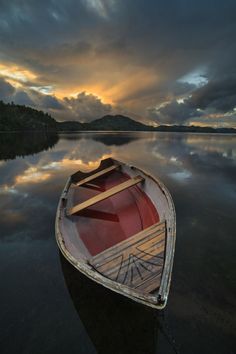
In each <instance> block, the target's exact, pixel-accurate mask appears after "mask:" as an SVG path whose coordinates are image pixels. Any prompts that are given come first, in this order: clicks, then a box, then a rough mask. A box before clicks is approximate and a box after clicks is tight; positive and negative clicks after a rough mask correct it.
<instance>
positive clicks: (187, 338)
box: [0, 132, 236, 354]
mask: <svg viewBox="0 0 236 354" xmlns="http://www.w3.org/2000/svg"><path fill="white" fill-rule="evenodd" d="M108 156H113V157H114V158H115V159H117V160H122V161H124V162H127V163H130V164H132V165H136V166H137V167H140V168H141V169H144V170H146V171H147V172H149V173H150V174H152V175H154V176H155V175H157V176H159V177H160V178H161V180H162V181H163V182H164V183H165V185H166V186H167V187H168V189H169V190H170V192H171V195H172V197H173V200H174V203H175V207H176V213H177V242H176V252H175V260H174V269H173V277H172V283H171V289H170V296H169V300H168V305H167V308H166V310H165V312H164V314H165V315H164V320H163V319H162V318H159V315H158V317H156V314H155V313H154V312H153V310H151V309H147V308H145V307H143V306H140V305H139V304H135V303H133V302H132V301H130V300H128V299H125V298H123V297H122V296H120V295H117V294H113V293H111V292H110V291H109V290H106V289H104V288H103V287H101V286H98V285H97V284H95V283H93V282H92V281H90V280H88V279H86V278H85V277H84V276H82V275H80V274H79V273H78V272H77V271H76V270H75V269H74V268H73V267H72V266H71V265H69V264H67V262H66V260H64V259H63V260H62V259H60V257H59V252H58V248H57V246H56V242H55V236H54V221H55V213H56V208H57V203H58V200H59V197H60V194H61V191H62V189H63V187H64V184H65V182H66V179H67V178H68V176H69V175H70V174H72V173H74V172H75V171H77V170H79V169H82V170H84V171H88V170H91V169H94V168H96V167H97V166H98V164H99V162H100V160H101V159H102V158H105V157H108ZM235 181H236V137H235V136H233V135H207V134H178V133H172V134H169V133H147V132H145V133H140V132H139V133H127V134H125V133H116V134H107V133H106V134H104V133H102V134H99V133H96V134H93V133H88V134H85V133H81V134H60V135H59V136H57V135H56V136H51V135H50V136H46V135H43V136H42V135H41V134H27V135H24V136H22V135H21V136H20V135H18V134H10V135H9V134H0V208H1V213H0V259H1V267H0V277H1V286H2V291H1V292H0V303H1V317H0V321H1V334H0V347H1V354H11V353H14V354H15V353H17V354H21V353H22V354H23V353H24V354H28V353H29V354H32V353H33V354H41V353H44V354H53V353H57V354H58V353H60V354H64V353H70V354H75V353H76V354H95V353H102V354H106V353H109V352H110V353H122V354H130V353H132V351H133V352H136V353H139V352H140V353H143V354H158V353H160V354H162V353H165V354H169V353H170V354H171V353H176V352H178V353H181V354H189V353H191V354H199V353H206V354H211V353H214V354H222V353H229V354H231V353H233V352H234V349H235V345H234V344H235V343H234V334H235V333H234V328H235V327H236V323H235V316H234V312H233V311H234V309H235V305H236V303H235V298H236V296H235V283H234V279H235V269H236V268H235V245H236V242H235V229H236V219H235V206H236V184H235ZM61 264H62V265H61ZM62 270H63V273H62ZM63 274H64V276H63ZM161 316H162V314H161Z"/></svg>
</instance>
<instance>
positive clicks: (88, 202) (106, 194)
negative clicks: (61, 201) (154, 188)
mask: <svg viewBox="0 0 236 354" xmlns="http://www.w3.org/2000/svg"><path fill="white" fill-rule="evenodd" d="M143 180H144V178H143V177H141V176H136V177H134V178H130V179H128V180H127V181H125V182H123V183H120V184H118V185H117V186H115V187H112V188H110V189H108V190H107V191H105V192H102V193H100V194H98V195H96V196H95V197H92V198H90V199H88V200H86V201H85V202H83V203H80V204H77V205H75V206H74V207H73V208H71V209H69V211H68V215H73V214H76V213H78V212H79V211H81V210H83V209H85V208H88V207H90V206H91V205H93V204H96V203H98V202H100V201H102V200H104V199H106V198H109V197H111V196H112V195H115V194H117V193H119V192H121V191H123V190H125V189H127V188H129V187H132V186H134V185H136V184H138V183H140V182H142V181H143Z"/></svg>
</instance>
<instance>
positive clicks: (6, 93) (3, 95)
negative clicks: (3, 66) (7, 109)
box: [0, 78, 15, 100]
mask: <svg viewBox="0 0 236 354" xmlns="http://www.w3.org/2000/svg"><path fill="white" fill-rule="evenodd" d="M14 92H15V89H14V87H13V86H12V85H10V84H9V83H8V82H6V81H5V80H4V79H3V78H0V99H1V100H7V99H8V98H9V97H11V96H12V95H13V94H14Z"/></svg>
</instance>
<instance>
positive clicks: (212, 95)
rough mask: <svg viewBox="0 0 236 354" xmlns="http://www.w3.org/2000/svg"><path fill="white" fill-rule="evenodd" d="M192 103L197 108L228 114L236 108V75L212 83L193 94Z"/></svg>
mask: <svg viewBox="0 0 236 354" xmlns="http://www.w3.org/2000/svg"><path fill="white" fill-rule="evenodd" d="M190 101H191V103H192V105H194V106H195V107H197V108H201V109H206V108H213V109H215V110H217V111H220V112H228V111H231V110H232V109H234V108H235V107H236V75H235V76H233V77H232V76H230V77H224V78H222V79H221V80H220V79H218V80H214V81H210V82H209V83H208V84H207V85H205V86H203V87H201V88H199V89H198V90H196V91H195V92H193V95H192V98H191V100H190Z"/></svg>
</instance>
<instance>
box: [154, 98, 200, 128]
mask: <svg viewBox="0 0 236 354" xmlns="http://www.w3.org/2000/svg"><path fill="white" fill-rule="evenodd" d="M148 113H149V117H150V118H151V119H152V120H153V121H155V122H158V123H159V124H163V123H165V124H183V123H185V122H186V121H187V120H188V119H190V118H192V117H198V116H201V115H202V113H201V112H199V111H197V110H196V108H193V107H192V106H191V104H190V103H189V102H188V101H187V100H186V101H184V102H183V103H178V102H177V101H172V102H171V103H168V104H167V105H165V106H164V107H160V108H158V109H155V108H149V112H148Z"/></svg>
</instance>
